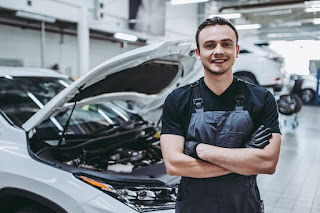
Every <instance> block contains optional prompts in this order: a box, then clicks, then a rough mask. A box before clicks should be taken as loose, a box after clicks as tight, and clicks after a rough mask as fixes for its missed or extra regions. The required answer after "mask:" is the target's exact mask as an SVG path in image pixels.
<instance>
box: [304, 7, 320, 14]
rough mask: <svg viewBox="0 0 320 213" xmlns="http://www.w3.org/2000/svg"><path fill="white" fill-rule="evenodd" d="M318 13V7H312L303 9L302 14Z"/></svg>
mask: <svg viewBox="0 0 320 213" xmlns="http://www.w3.org/2000/svg"><path fill="white" fill-rule="evenodd" d="M319 11H320V8H319V7H312V8H306V9H304V12H306V13H314V12H319Z"/></svg>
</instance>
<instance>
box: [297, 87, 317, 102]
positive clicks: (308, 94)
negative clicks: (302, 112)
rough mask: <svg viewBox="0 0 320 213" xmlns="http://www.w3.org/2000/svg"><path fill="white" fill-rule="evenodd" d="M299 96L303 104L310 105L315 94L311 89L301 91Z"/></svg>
mask: <svg viewBox="0 0 320 213" xmlns="http://www.w3.org/2000/svg"><path fill="white" fill-rule="evenodd" d="M300 96H301V99H302V101H303V102H304V103H310V102H313V101H314V99H315V92H314V91H313V90H312V89H303V90H302V91H301V95H300Z"/></svg>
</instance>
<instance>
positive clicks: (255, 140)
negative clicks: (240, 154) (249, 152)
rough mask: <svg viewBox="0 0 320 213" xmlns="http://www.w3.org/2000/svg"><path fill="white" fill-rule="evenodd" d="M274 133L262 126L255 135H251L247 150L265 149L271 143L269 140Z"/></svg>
mask: <svg viewBox="0 0 320 213" xmlns="http://www.w3.org/2000/svg"><path fill="white" fill-rule="evenodd" d="M271 136H272V133H271V129H270V128H269V127H268V128H267V127H265V126H264V125H261V126H260V127H259V128H258V129H257V131H255V133H253V134H252V135H251V138H250V139H249V141H248V142H246V143H245V144H244V147H246V148H260V149H263V148H264V147H265V146H267V145H268V144H269V143H270V142H269V139H270V138H271Z"/></svg>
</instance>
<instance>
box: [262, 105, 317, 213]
mask: <svg viewBox="0 0 320 213" xmlns="http://www.w3.org/2000/svg"><path fill="white" fill-rule="evenodd" d="M280 120H281V121H282V122H281V131H282V136H283V137H282V147H281V154H280V159H279V163H278V167H277V171H276V173H275V174H274V175H259V176H258V184H259V187H260V191H261V196H262V199H263V200H264V203H265V212H266V213H306V212H310V213H319V212H320V106H318V107H316V106H303V107H302V109H301V111H300V112H299V113H298V122H299V125H298V126H297V127H296V128H293V127H292V124H294V117H293V116H281V117H280ZM285 121H286V122H285Z"/></svg>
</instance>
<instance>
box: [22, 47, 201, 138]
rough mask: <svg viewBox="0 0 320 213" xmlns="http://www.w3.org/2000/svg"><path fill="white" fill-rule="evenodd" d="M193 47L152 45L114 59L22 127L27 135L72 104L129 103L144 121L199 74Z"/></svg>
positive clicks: (69, 87)
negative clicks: (118, 101)
mask: <svg viewBox="0 0 320 213" xmlns="http://www.w3.org/2000/svg"><path fill="white" fill-rule="evenodd" d="M193 45H194V44H193V43H192V42H191V41H172V42H162V43H155V44H151V45H148V46H144V47H141V48H137V49H134V50H132V51H128V52H126V53H123V54H121V55H118V56H116V57H113V58H111V59H109V60H107V61H105V62H104V63H102V64H100V65H98V66H97V67H95V68H93V69H92V70H91V71H90V72H88V73H86V74H85V75H84V76H82V77H81V78H79V79H78V80H77V81H75V82H73V83H72V84H71V85H70V86H68V87H67V88H66V89H64V90H63V91H62V92H60V93H59V94H58V95H57V96H55V97H54V98H53V99H51V100H50V101H49V102H48V103H47V104H46V105H45V106H44V107H43V108H42V109H40V110H39V111H38V112H37V113H35V114H34V115H33V116H32V117H31V118H29V119H28V120H27V121H26V122H25V123H24V124H23V125H22V127H23V129H24V130H26V131H27V132H29V131H30V130H31V129H33V128H35V127H36V126H37V125H39V124H40V123H41V122H43V121H44V120H45V119H48V118H50V117H51V116H55V115H56V114H57V113H59V112H61V111H64V110H66V109H67V108H70V107H72V106H73V105H74V103H75V102H76V103H77V107H81V106H83V105H86V104H90V103H103V102H106V101H115V100H120V101H132V102H134V104H135V105H136V106H138V109H139V110H138V113H139V114H140V115H141V116H142V117H144V115H146V114H148V113H150V112H152V111H153V110H155V109H159V107H161V106H162V104H163V102H164V99H165V98H166V96H167V95H168V94H169V93H170V92H171V91H172V90H173V89H175V88H176V87H178V86H182V85H184V84H187V83H189V82H191V81H193V80H194V79H195V78H196V76H198V75H199V74H201V73H202V72H201V71H200V70H201V66H199V63H196V62H197V61H198V60H197V59H196V58H195V57H194V51H193V50H194V47H193ZM199 77H200V76H199Z"/></svg>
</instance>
